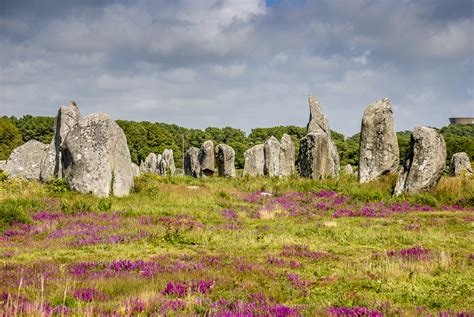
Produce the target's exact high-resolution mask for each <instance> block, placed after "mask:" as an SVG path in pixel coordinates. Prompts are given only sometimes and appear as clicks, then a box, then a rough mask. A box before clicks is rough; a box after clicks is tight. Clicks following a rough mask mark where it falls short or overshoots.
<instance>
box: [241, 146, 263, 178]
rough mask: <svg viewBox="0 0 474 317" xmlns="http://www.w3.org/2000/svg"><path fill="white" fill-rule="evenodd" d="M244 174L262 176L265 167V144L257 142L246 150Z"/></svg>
mask: <svg viewBox="0 0 474 317" xmlns="http://www.w3.org/2000/svg"><path fill="white" fill-rule="evenodd" d="M244 158H245V163H244V171H243V176H245V175H249V176H262V175H264V169H265V146H264V145H263V144H257V145H254V146H253V147H251V148H250V149H248V150H246V151H245V152H244Z"/></svg>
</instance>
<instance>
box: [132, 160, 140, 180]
mask: <svg viewBox="0 0 474 317" xmlns="http://www.w3.org/2000/svg"><path fill="white" fill-rule="evenodd" d="M132 174H133V177H138V176H140V167H138V165H137V164H135V163H133V162H132Z"/></svg>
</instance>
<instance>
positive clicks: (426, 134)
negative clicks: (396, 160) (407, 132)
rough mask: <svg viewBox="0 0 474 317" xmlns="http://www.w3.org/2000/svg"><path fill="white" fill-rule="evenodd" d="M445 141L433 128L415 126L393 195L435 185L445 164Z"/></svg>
mask: <svg viewBox="0 0 474 317" xmlns="http://www.w3.org/2000/svg"><path fill="white" fill-rule="evenodd" d="M446 156H447V154H446V143H445V141H444V139H443V136H442V135H441V134H440V133H439V132H438V131H437V130H436V129H433V128H428V127H416V128H415V129H414V130H413V132H412V133H411V140H410V148H409V150H408V153H407V157H406V159H405V164H404V167H403V171H402V172H401V173H400V175H399V176H398V180H397V184H396V185H395V191H394V195H396V196H397V195H401V194H413V193H418V192H421V191H425V190H428V189H431V188H433V187H435V186H436V185H437V184H438V182H439V179H440V178H441V176H442V175H443V172H444V168H445V166H446Z"/></svg>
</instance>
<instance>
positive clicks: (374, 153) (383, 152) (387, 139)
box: [358, 98, 400, 183]
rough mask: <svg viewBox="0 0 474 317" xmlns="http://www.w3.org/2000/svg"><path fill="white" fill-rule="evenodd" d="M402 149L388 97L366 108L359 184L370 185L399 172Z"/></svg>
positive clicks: (361, 140)
mask: <svg viewBox="0 0 474 317" xmlns="http://www.w3.org/2000/svg"><path fill="white" fill-rule="evenodd" d="M399 163H400V160H399V150H398V140H397V133H396V132H395V127H394V125H393V112H392V106H391V104H390V100H389V99H388V98H385V99H381V100H378V101H376V102H374V103H373V104H371V105H369V106H368V107H367V109H365V112H364V116H363V117H362V127H361V133H360V152H359V170H358V174H359V182H360V183H366V182H369V181H371V180H374V179H377V178H378V177H380V176H381V175H384V174H389V173H394V172H396V171H397V169H398V164H399Z"/></svg>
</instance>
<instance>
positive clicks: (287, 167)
mask: <svg viewBox="0 0 474 317" xmlns="http://www.w3.org/2000/svg"><path fill="white" fill-rule="evenodd" d="M294 173H295V143H294V142H293V140H292V139H291V137H290V136H289V135H288V134H286V133H285V134H283V136H282V138H281V141H280V175H281V176H290V175H292V174H294Z"/></svg>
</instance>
